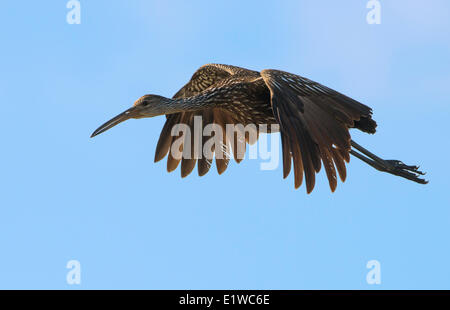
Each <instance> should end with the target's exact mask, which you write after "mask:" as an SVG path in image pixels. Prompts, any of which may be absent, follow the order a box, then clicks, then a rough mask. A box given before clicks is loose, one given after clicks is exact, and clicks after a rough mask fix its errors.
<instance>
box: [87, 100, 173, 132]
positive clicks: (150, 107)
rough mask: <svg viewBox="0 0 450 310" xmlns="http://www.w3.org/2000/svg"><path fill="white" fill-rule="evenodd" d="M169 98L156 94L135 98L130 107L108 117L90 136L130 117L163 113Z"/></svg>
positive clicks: (143, 116)
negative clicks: (114, 115)
mask: <svg viewBox="0 0 450 310" xmlns="http://www.w3.org/2000/svg"><path fill="white" fill-rule="evenodd" d="M168 101H169V99H167V98H165V97H162V96H158V95H145V96H142V97H141V98H139V99H138V100H136V101H135V102H134V104H133V106H132V107H131V108H129V109H128V110H126V111H124V112H122V113H120V114H119V115H117V116H116V117H114V118H112V119H110V120H109V121H107V122H106V123H104V124H103V125H101V126H100V127H99V128H97V129H96V130H95V131H94V132H93V133H92V135H91V138H93V137H95V136H96V135H99V134H101V133H102V132H105V131H107V130H108V129H110V128H112V127H114V126H116V125H118V124H120V123H122V122H124V121H126V120H128V119H131V118H135V119H136V118H145V117H154V116H158V115H163V114H165V111H166V110H167V104H168Z"/></svg>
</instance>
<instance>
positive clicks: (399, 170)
mask: <svg viewBox="0 0 450 310" xmlns="http://www.w3.org/2000/svg"><path fill="white" fill-rule="evenodd" d="M384 162H385V163H386V165H385V167H383V168H384V169H382V170H383V171H385V172H388V173H391V174H395V175H398V176H400V177H403V178H405V179H408V180H411V181H414V182H417V183H420V184H427V183H428V181H427V180H425V179H422V178H420V176H422V175H425V173H424V172H422V171H420V170H419V168H420V167H419V166H408V165H405V164H404V163H403V162H401V161H400V160H385V161H384ZM383 166H384V165H383Z"/></svg>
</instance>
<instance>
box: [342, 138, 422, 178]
mask: <svg viewBox="0 0 450 310" xmlns="http://www.w3.org/2000/svg"><path fill="white" fill-rule="evenodd" d="M351 145H352V147H353V148H354V149H356V150H357V151H359V152H357V151H355V150H354V149H352V150H350V154H352V155H353V156H355V157H357V158H359V159H360V160H362V161H364V162H365V163H367V164H369V165H370V166H372V167H374V168H375V169H377V170H379V171H383V172H387V173H390V174H393V175H397V176H400V177H402V178H405V179H408V180H411V181H414V182H417V183H420V184H427V183H428V181H426V180H424V179H422V178H420V177H419V176H420V175H425V173H423V172H422V171H419V167H418V166H408V165H405V164H404V163H403V162H401V161H399V160H384V159H381V158H380V157H378V156H376V155H375V154H373V153H371V152H369V151H368V150H366V149H365V148H363V147H362V146H360V145H359V144H358V143H356V142H355V141H353V140H352V141H351Z"/></svg>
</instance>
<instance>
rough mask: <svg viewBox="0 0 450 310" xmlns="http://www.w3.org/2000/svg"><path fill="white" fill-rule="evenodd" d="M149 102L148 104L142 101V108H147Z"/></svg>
mask: <svg viewBox="0 0 450 310" xmlns="http://www.w3.org/2000/svg"><path fill="white" fill-rule="evenodd" d="M149 103H150V102H148V101H142V103H141V104H142V105H143V106H144V107H146V106H148V104H149Z"/></svg>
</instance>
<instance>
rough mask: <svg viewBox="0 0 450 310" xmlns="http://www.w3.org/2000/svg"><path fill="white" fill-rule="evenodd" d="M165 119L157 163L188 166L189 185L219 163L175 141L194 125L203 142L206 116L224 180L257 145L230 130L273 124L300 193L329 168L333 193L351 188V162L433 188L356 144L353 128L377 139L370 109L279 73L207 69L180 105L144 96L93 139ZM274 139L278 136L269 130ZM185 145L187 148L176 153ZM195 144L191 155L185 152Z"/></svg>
mask: <svg viewBox="0 0 450 310" xmlns="http://www.w3.org/2000/svg"><path fill="white" fill-rule="evenodd" d="M163 114H166V116H167V120H166V123H165V125H164V127H163V129H162V132H161V135H160V138H159V141H158V144H157V147H156V153H155V161H159V160H161V159H163V158H164V157H165V156H166V155H167V157H168V158H167V170H168V171H169V172H170V171H173V170H175V169H176V168H177V167H178V165H179V164H180V162H181V175H182V177H185V176H187V175H189V174H190V173H191V172H192V170H193V169H194V168H195V165H196V164H197V166H198V174H199V175H200V176H203V175H205V174H206V173H207V172H208V171H209V169H210V166H211V164H212V161H213V159H214V158H213V157H212V155H211V156H209V157H208V156H202V150H203V147H204V144H205V141H206V139H201V140H202V143H203V144H201V145H197V146H196V145H194V142H193V141H194V139H193V138H192V137H187V136H186V137H184V140H178V138H180V136H177V137H174V136H172V135H171V130H172V128H173V126H174V125H177V124H186V125H187V126H189V128H190V129H191V133H193V135H202V132H203V130H199V131H198V132H194V129H195V128H194V119H195V117H198V116H201V117H202V126H203V128H200V129H204V128H205V127H206V126H207V125H209V124H215V125H217V126H220V127H221V128H223V132H224V135H223V137H222V145H221V146H220V147H218V146H217V145H216V146H215V149H214V153H215V156H214V157H215V160H216V167H217V170H218V172H219V174H221V173H223V172H224V171H225V170H226V168H227V166H228V164H229V156H228V153H229V152H231V150H232V152H233V154H234V158H235V159H236V161H237V162H240V161H241V160H242V155H243V153H245V145H246V143H254V142H255V141H250V140H251V136H252V135H251V134H248V133H247V134H246V133H244V132H240V131H239V130H238V131H237V132H233V133H229V132H226V125H227V124H234V125H237V124H242V125H243V126H247V125H252V124H255V125H261V124H268V125H279V128H280V134H281V141H282V150H283V176H284V177H285V178H286V177H287V176H288V175H289V173H290V171H291V168H292V163H293V170H294V180H295V187H296V188H298V187H299V186H300V185H301V184H302V182H303V179H304V180H305V183H306V189H307V192H308V193H310V192H311V191H312V190H313V188H314V185H315V174H316V173H317V172H319V171H320V169H321V167H322V164H323V166H324V169H325V172H326V175H327V178H328V181H329V184H330V188H331V190H332V191H334V190H335V189H336V186H337V175H339V177H340V179H341V180H342V181H345V179H346V176H347V173H346V166H345V163H346V162H347V163H348V162H349V160H350V154H353V155H354V156H356V157H357V158H360V159H361V160H363V161H365V162H366V163H368V164H369V165H371V166H373V167H375V168H376V169H378V170H380V171H385V172H388V173H391V174H395V175H399V176H402V177H404V178H407V179H410V180H412V181H415V182H418V183H426V181H425V180H423V179H421V178H419V175H420V174H422V173H421V172H420V171H418V167H415V166H407V165H404V164H403V163H401V162H400V161H394V160H382V159H381V158H379V157H377V156H375V155H374V154H372V153H370V152H369V151H367V150H366V149H364V148H362V147H361V146H359V145H358V144H356V143H355V142H354V141H352V140H351V137H350V133H349V129H350V128H356V129H359V130H361V131H364V132H367V133H375V128H376V123H375V121H374V120H373V119H372V110H371V109H370V108H369V107H367V106H366V105H364V104H361V103H359V102H357V101H355V100H353V99H351V98H349V97H347V96H345V95H343V94H340V93H338V92H336V91H334V90H332V89H330V88H328V87H325V86H323V85H321V84H319V83H316V82H314V81H311V80H309V79H306V78H304V77H301V76H298V75H295V74H291V73H288V72H283V71H279V70H263V71H261V72H257V71H252V70H248V69H244V68H240V67H235V66H228V65H220V64H208V65H205V66H202V67H201V68H199V69H198V70H197V71H196V72H195V73H194V75H193V76H192V78H191V80H190V81H189V82H188V83H187V84H186V85H185V86H184V87H183V88H181V89H180V90H179V91H178V92H177V93H176V94H175V95H174V96H173V98H172V99H169V98H164V97H161V96H156V95H146V96H143V97H141V98H140V99H139V100H137V101H136V103H135V106H134V107H133V108H131V109H129V110H127V111H125V112H124V113H122V114H121V115H119V116H117V117H116V118H114V119H112V120H111V121H109V122H107V123H105V124H104V125H102V126H101V127H100V128H99V129H97V130H96V131H95V132H94V133H93V135H92V136H95V135H97V134H99V133H101V132H103V131H105V130H107V129H109V128H111V127H112V126H115V125H116V124H118V123H120V122H122V121H123V120H126V119H128V118H142V117H152V116H157V115H163ZM255 130H256V131H259V130H260V128H258V127H256V129H255ZM266 132H267V133H271V132H273V130H272V129H271V128H270V126H269V127H268V129H267V131H266ZM213 134H214V133H213ZM257 134H258V132H256V135H255V136H257ZM231 135H233V137H232V136H231ZM177 140H178V141H184V142H183V143H181V145H176V146H175V144H176V143H175V142H176V141H177ZM189 143H190V144H191V145H190V147H185V146H186V145H187V144H189ZM231 144H233V145H231ZM174 147H175V148H178V149H176V151H178V152H180V154H182V156H180V157H177V158H174V157H173V156H172V152H170V150H171V148H174Z"/></svg>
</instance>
